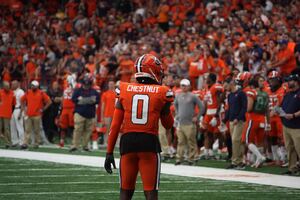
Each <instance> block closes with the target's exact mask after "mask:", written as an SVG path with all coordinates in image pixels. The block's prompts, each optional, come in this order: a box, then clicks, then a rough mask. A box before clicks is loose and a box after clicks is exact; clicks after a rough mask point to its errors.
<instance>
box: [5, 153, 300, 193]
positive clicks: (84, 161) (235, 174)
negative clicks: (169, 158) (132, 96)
mask: <svg viewBox="0 0 300 200" xmlns="http://www.w3.org/2000/svg"><path fill="white" fill-rule="evenodd" d="M0 157H4V158H19V159H29V160H36V161H47V162H55V163H61V164H76V165H82V166H90V167H102V166H103V164H104V160H105V158H104V157H94V156H81V155H67V154H55V153H41V152H29V151H17V150H3V149H1V150H0ZM116 164H117V165H118V164H119V159H116ZM8 170H9V169H8ZM32 170H35V169H32ZM39 170H41V169H39ZM161 172H162V173H163V174H167V175H176V176H185V177H195V178H205V179H213V180H225V181H237V182H243V183H254V184H261V185H271V186H279V187H287V188H295V189H300V178H299V177H290V176H281V175H273V174H267V173H258V172H248V171H239V170H226V169H216V168H208V167H199V166H174V165H173V164H166V163H162V165H161ZM115 175H117V170H115Z"/></svg>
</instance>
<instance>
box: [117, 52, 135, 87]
mask: <svg viewBox="0 0 300 200" xmlns="http://www.w3.org/2000/svg"><path fill="white" fill-rule="evenodd" d="M133 65H134V63H133V61H132V60H131V58H130V54H129V53H125V54H124V57H123V58H121V61H120V65H119V68H118V69H117V74H119V75H120V76H121V77H120V80H121V81H122V82H128V83H129V82H130V79H131V76H132V74H133Z"/></svg>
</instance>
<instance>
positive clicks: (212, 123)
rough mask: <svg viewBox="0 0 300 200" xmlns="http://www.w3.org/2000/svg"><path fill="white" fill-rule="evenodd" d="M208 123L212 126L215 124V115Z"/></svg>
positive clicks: (216, 122)
mask: <svg viewBox="0 0 300 200" xmlns="http://www.w3.org/2000/svg"><path fill="white" fill-rule="evenodd" d="M209 124H210V125H211V126H212V127H215V126H217V124H218V121H217V118H216V117H213V118H212V119H211V120H210V122H209Z"/></svg>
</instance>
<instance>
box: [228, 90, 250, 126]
mask: <svg viewBox="0 0 300 200" xmlns="http://www.w3.org/2000/svg"><path fill="white" fill-rule="evenodd" d="M246 112H247V96H246V94H245V92H243V90H241V89H239V90H238V91H236V92H231V93H230V94H229V96H228V110H227V111H226V113H225V119H224V121H225V122H226V121H228V120H229V121H233V120H235V119H237V120H239V121H245V120H246V117H245V115H246Z"/></svg>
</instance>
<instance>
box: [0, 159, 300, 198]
mask: <svg viewBox="0 0 300 200" xmlns="http://www.w3.org/2000/svg"><path fill="white" fill-rule="evenodd" d="M118 193H119V183H118V174H116V173H115V174H113V175H108V174H106V173H105V171H104V170H103V169H102V168H94V167H84V166H78V165H65V164H56V163H50V162H40V161H30V160H21V159H7V158H0V199H1V200H2V199H3V200H18V199H22V200H55V199H59V200H77V199H78V200H79V199H80V200H93V199H95V200H96V199H97V200H100V199H110V200H111V199H118ZM133 199H144V197H143V193H142V187H141V182H140V181H138V184H137V190H136V193H135V195H134V198H133ZM159 199H163V200H169V199H178V200H179V199H180V200H185V199H186V200H196V199H197V200H198V199H223V200H226V199H273V200H274V199H293V200H294V199H300V190H296V189H288V188H281V187H274V186H262V185H255V184H246V183H239V182H228V181H217V180H208V179H201V178H187V177H180V176H169V175H164V174H162V176H161V184H160V192H159Z"/></svg>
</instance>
